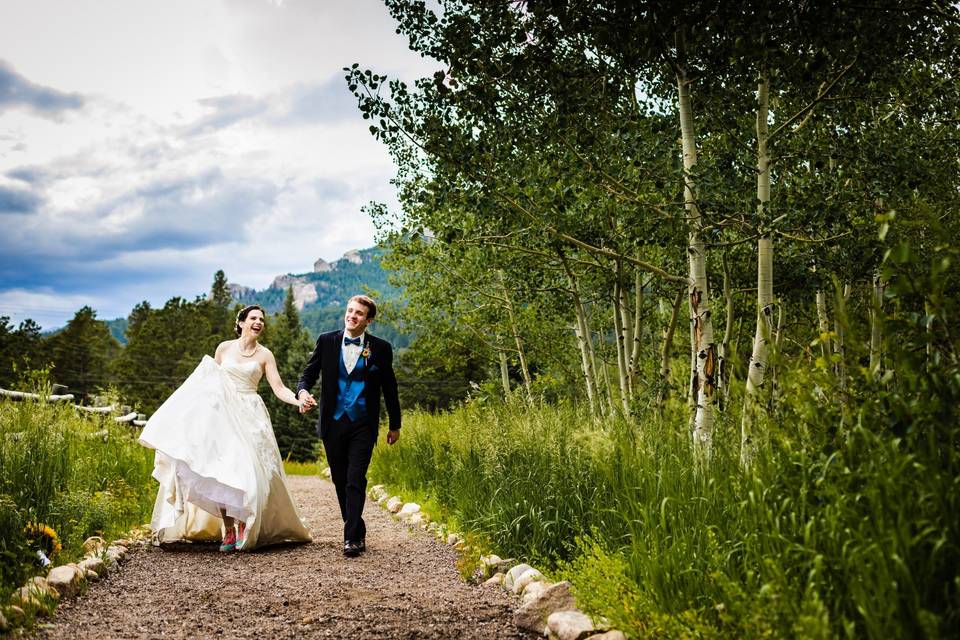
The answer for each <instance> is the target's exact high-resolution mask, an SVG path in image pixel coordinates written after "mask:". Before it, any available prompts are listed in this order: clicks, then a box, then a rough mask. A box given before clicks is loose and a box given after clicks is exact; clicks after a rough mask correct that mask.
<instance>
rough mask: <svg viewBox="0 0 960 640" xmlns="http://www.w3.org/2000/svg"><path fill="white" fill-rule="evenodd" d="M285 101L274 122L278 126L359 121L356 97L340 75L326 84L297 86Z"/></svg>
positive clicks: (291, 90)
mask: <svg viewBox="0 0 960 640" xmlns="http://www.w3.org/2000/svg"><path fill="white" fill-rule="evenodd" d="M286 98H287V101H286V105H285V109H284V110H283V112H281V113H279V114H277V115H275V116H274V117H273V119H272V121H273V122H274V123H275V124H279V125H284V126H296V125H301V124H316V123H318V122H337V121H339V120H345V119H348V118H357V119H359V118H360V111H359V109H358V108H357V101H356V98H354V97H353V95H352V94H351V93H350V92H349V91H348V90H347V86H346V83H345V82H344V81H343V78H342V77H341V76H340V75H339V74H338V75H337V76H336V77H335V78H332V79H330V80H328V81H326V82H322V83H318V84H313V85H297V86H294V87H292V88H291V89H290V90H289V91H288V92H287V96H286Z"/></svg>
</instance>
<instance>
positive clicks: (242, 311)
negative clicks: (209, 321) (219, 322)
mask: <svg viewBox="0 0 960 640" xmlns="http://www.w3.org/2000/svg"><path fill="white" fill-rule="evenodd" d="M254 309H259V310H260V313H262V314H263V324H264V325H266V324H267V312H266V311H264V310H263V307H261V306H260V305H258V304H251V305H248V306H246V307H244V308H243V309H240V311H239V312H237V322H236V324H234V325H233V330H234V331H236V332H237V337H238V338H239V337H240V334H241V333H243V330H242V329H241V328H240V323H241V322H243V321H244V320H246V319H247V316H248V315H250V312H251V311H253V310H254Z"/></svg>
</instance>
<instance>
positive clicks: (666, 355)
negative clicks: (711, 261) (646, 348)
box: [657, 289, 686, 407]
mask: <svg viewBox="0 0 960 640" xmlns="http://www.w3.org/2000/svg"><path fill="white" fill-rule="evenodd" d="M684 293H686V291H685V290H683V289H681V290H680V291H678V292H677V297H676V298H675V299H674V301H673V305H672V307H671V312H670V320H669V321H668V322H667V326H666V327H664V329H663V344H662V345H661V348H660V392H659V393H658V394H657V405H659V406H660V407H662V406H663V403H664V402H666V400H667V398H668V397H669V396H670V352H671V351H672V347H673V335H674V333H675V332H676V330H677V320H678V319H679V318H680V307H681V305H682V304H683V297H684Z"/></svg>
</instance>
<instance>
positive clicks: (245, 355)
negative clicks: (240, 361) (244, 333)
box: [237, 340, 260, 358]
mask: <svg viewBox="0 0 960 640" xmlns="http://www.w3.org/2000/svg"><path fill="white" fill-rule="evenodd" d="M259 348H260V345H259V344H257V343H256V342H254V343H253V351H251V352H250V353H244V352H243V348H242V347H241V346H240V341H239V340H237V351H239V352H240V355H242V356H243V357H244V358H250V357H252V356H253V354H255V353H256V352H257V349H259Z"/></svg>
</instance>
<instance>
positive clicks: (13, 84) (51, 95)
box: [0, 60, 84, 118]
mask: <svg viewBox="0 0 960 640" xmlns="http://www.w3.org/2000/svg"><path fill="white" fill-rule="evenodd" d="M83 102H84V101H83V97H82V96H80V95H79V94H76V93H64V92H63V91H57V90H56V89H52V88H50V87H44V86H42V85H39V84H36V83H33V82H31V81H30V80H28V79H26V78H24V77H23V76H22V75H20V74H19V73H17V72H16V71H14V70H13V68H12V67H11V66H10V65H9V64H7V63H6V62H4V61H3V60H0V113H2V112H3V111H6V110H7V109H10V108H13V107H26V108H27V109H28V110H30V111H32V112H34V113H36V114H37V115H41V116H44V117H48V118H49V117H56V116H59V115H60V114H62V113H63V112H65V111H71V110H76V109H80V108H81V107H83Z"/></svg>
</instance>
